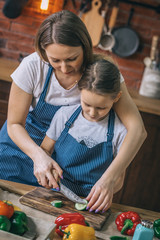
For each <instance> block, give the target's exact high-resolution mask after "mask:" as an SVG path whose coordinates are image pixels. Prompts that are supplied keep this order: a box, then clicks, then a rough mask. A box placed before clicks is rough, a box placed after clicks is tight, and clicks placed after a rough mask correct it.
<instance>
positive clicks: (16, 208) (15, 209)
mask: <svg viewBox="0 0 160 240" xmlns="http://www.w3.org/2000/svg"><path fill="white" fill-rule="evenodd" d="M3 202H5V203H8V204H10V205H13V207H14V211H20V212H22V209H21V208H19V207H18V206H16V205H14V204H13V203H12V202H10V201H8V200H3Z"/></svg>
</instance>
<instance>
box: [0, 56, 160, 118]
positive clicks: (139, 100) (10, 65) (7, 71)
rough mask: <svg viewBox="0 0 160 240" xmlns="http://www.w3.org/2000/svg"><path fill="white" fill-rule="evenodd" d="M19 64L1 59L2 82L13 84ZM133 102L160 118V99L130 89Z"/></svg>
mask: <svg viewBox="0 0 160 240" xmlns="http://www.w3.org/2000/svg"><path fill="white" fill-rule="evenodd" d="M18 65H19V62H18V61H13V60H9V59H5V58H0V80H3V81H7V82H11V81H12V79H11V77H10V75H11V73H12V72H13V71H14V70H15V69H16V68H17V67H18ZM128 91H129V93H130V95H131V97H132V99H133V101H134V102H135V104H136V105H137V107H138V109H139V111H142V112H146V113H151V114H155V115H158V116H160V99H153V98H148V97H144V96H141V95H140V94H139V93H138V91H136V90H134V89H128Z"/></svg>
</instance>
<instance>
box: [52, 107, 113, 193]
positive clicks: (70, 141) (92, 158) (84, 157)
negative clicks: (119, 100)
mask: <svg viewBox="0 0 160 240" xmlns="http://www.w3.org/2000/svg"><path fill="white" fill-rule="evenodd" d="M80 112H81V106H80V107H78V108H77V109H76V111H75V112H74V113H73V114H72V116H71V117H70V119H69V120H68V121H67V122H66V124H65V128H64V130H63V131H62V133H61V135H60V137H59V138H58V140H57V142H56V144H55V152H56V162H57V163H58V164H59V165H60V167H61V168H62V169H63V180H61V181H62V183H63V184H64V185H65V186H67V187H68V188H69V189H71V190H72V191H73V192H75V193H76V194H77V195H79V196H83V197H86V196H87V195H88V194H89V192H90V190H91V188H92V187H93V185H94V184H95V183H96V182H97V181H98V179H99V178H100V177H101V176H102V174H103V173H104V172H105V171H106V169H107V168H108V166H109V165H110V164H111V162H112V160H113V149H112V139H113V134H114V119H115V114H114V111H113V110H112V109H111V111H110V112H109V120H108V130H107V136H106V142H102V143H99V144H97V145H96V146H94V147H92V148H88V147H87V146H86V145H83V144H81V143H79V142H77V141H76V139H75V138H73V137H72V136H71V135H70V134H69V133H68V131H69V128H70V127H71V125H72V124H73V122H74V121H75V119H76V118H77V117H78V115H79V113H80Z"/></svg>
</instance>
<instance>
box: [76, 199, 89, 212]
mask: <svg viewBox="0 0 160 240" xmlns="http://www.w3.org/2000/svg"><path fill="white" fill-rule="evenodd" d="M87 204H88V201H87V200H86V203H84V204H82V203H75V208H76V209H77V210H79V211H84V210H86V207H87Z"/></svg>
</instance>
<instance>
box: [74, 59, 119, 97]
mask: <svg viewBox="0 0 160 240" xmlns="http://www.w3.org/2000/svg"><path fill="white" fill-rule="evenodd" d="M78 88H79V90H82V89H86V90H89V91H92V92H95V93H97V94H99V95H105V94H108V93H109V94H110V93H111V94H112V97H113V98H115V97H116V96H117V94H118V93H119V92H120V72H119V69H118V67H117V66H116V65H115V64H114V63H113V62H111V61H110V60H107V59H105V58H104V57H103V56H100V55H97V56H95V60H94V61H93V62H92V63H91V64H89V65H88V66H87V67H86V70H85V72H84V73H83V76H82V77H81V79H80V81H79V82H78Z"/></svg>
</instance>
